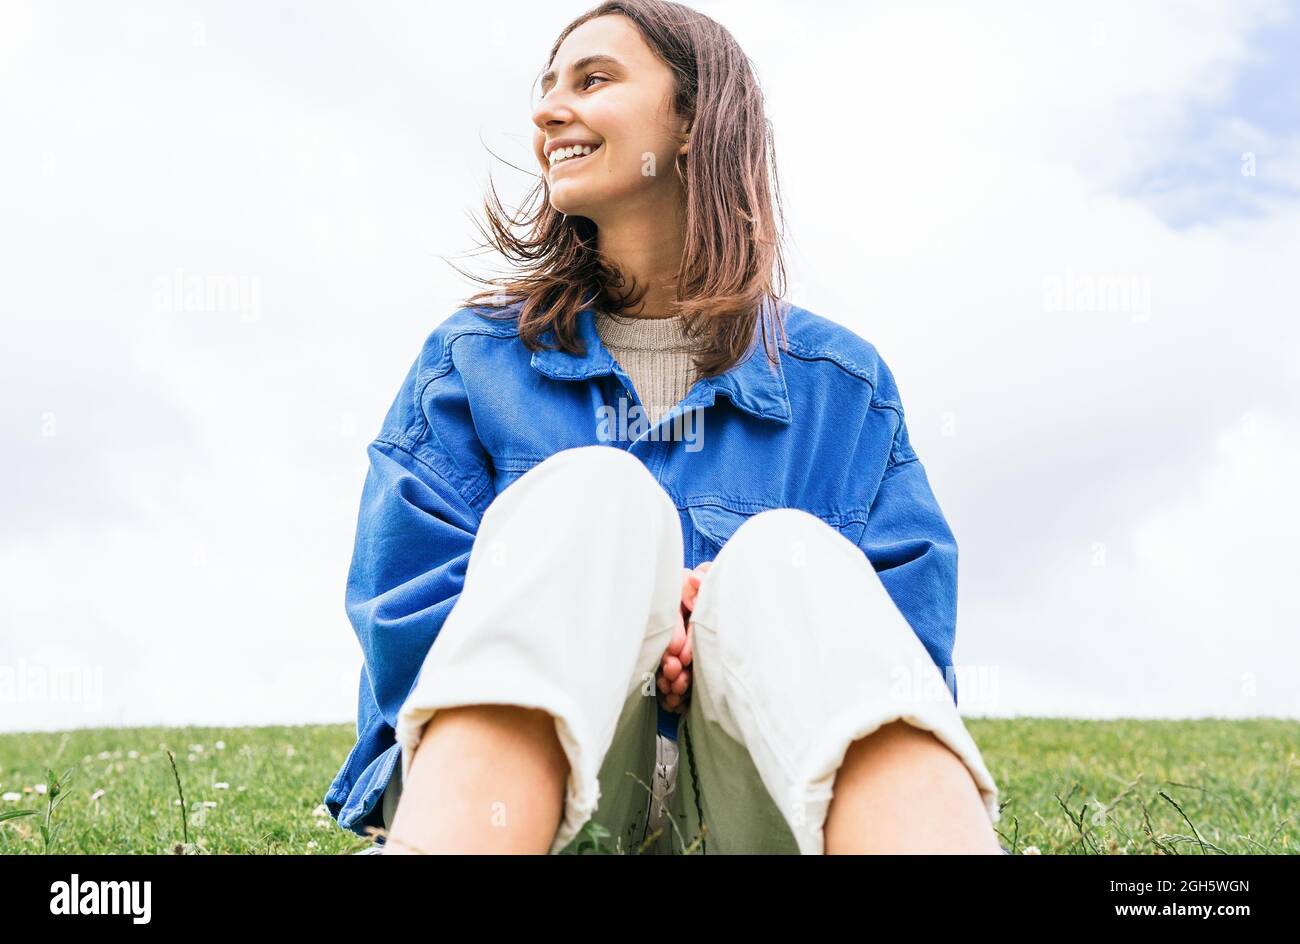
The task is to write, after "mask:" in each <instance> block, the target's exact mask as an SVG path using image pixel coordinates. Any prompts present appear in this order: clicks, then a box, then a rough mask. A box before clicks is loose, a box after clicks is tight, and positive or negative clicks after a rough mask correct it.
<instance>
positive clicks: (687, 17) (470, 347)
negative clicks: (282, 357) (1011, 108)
mask: <svg viewBox="0 0 1300 944" xmlns="http://www.w3.org/2000/svg"><path fill="white" fill-rule="evenodd" d="M539 92H540V95H539V97H538V100H537V102H536V105H535V107H534V109H533V112H532V122H533V126H534V129H535V132H534V135H533V150H534V157H535V159H536V161H537V167H538V170H539V178H538V184H537V187H536V189H535V190H534V192H533V199H535V200H537V203H538V205H537V207H536V208H535V209H534V210H532V211H531V212H525V213H524V216H523V219H522V222H519V221H516V220H515V219H514V218H512V217H509V216H507V215H506V214H505V213H504V210H503V209H502V208H501V206H500V201H499V200H498V201H496V205H495V207H494V206H493V202H492V201H489V202H488V205H487V210H488V220H489V226H490V229H491V234H490V236H489V238H490V239H491V240H492V242H493V245H494V246H495V248H496V249H497V250H499V251H500V252H501V254H502V255H504V256H505V257H506V258H507V259H510V260H512V261H514V262H515V263H516V264H517V266H518V270H519V271H517V272H516V273H513V274H511V275H510V276H509V277H507V278H505V279H503V280H483V281H486V282H488V284H491V285H494V286H495V288H496V289H497V290H496V291H492V292H484V293H480V294H479V295H476V296H474V297H473V298H471V299H469V302H468V304H467V306H466V307H465V308H463V309H461V310H460V311H457V312H456V313H454V314H453V315H452V316H451V317H450V318H448V319H446V320H445V321H444V322H443V323H442V324H441V325H439V326H438V327H437V328H436V329H435V330H434V331H433V333H432V334H431V335H430V336H429V338H428V340H427V341H426V343H425V347H424V349H423V350H422V351H421V352H420V354H419V356H418V357H417V359H416V361H415V363H414V364H413V365H412V366H411V369H410V372H409V374H408V376H407V377H406V379H405V380H404V382H403V383H402V385H401V388H400V390H399V392H398V394H397V397H396V398H395V400H394V401H393V405H392V407H391V408H390V410H389V412H388V415H387V416H386V418H385V420H384V428H383V429H382V430H381V432H380V434H379V435H378V436H377V437H376V438H375V440H374V442H373V443H372V444H371V448H370V462H371V468H370V472H369V474H368V476H367V480H366V485H365V488H364V489H363V496H362V503H361V513H360V515H359V517H358V524H357V541H356V548H355V552H354V556H353V562H352V567H351V570H350V572H349V578H348V593H347V607H348V613H349V617H350V618H351V620H352V623H353V625H354V627H355V629H356V631H357V634H358V637H359V638H360V640H361V643H362V648H363V650H364V651H365V653H366V669H365V675H364V677H363V678H362V684H361V687H360V703H359V706H358V708H359V715H358V717H359V729H358V733H359V737H358V741H357V746H356V748H355V749H354V751H353V753H352V755H351V756H349V758H348V759H347V761H346V762H345V764H344V766H343V769H342V770H341V771H340V773H339V776H338V778H337V780H336V782H335V784H334V785H333V786H332V787H331V790H330V793H329V795H328V796H327V797H326V803H327V805H328V806H329V807H330V809H331V810H332V811H334V812H335V813H336V815H337V816H338V818H339V822H340V823H341V824H342V825H344V826H346V827H348V828H351V829H354V830H358V831H360V830H364V828H365V827H366V826H367V825H379V824H378V823H377V822H376V819H377V818H378V816H379V815H380V814H381V813H382V815H383V821H382V822H383V825H384V826H385V827H386V828H387V830H388V834H387V842H386V844H385V850H386V851H391V852H397V853H400V852H410V851H462V852H463V851H480V852H488V851H497V852H518V851H533V852H545V851H551V852H562V851H566V850H572V851H578V850H581V849H584V848H585V847H586V846H587V844H588V838H587V837H585V836H584V834H585V833H586V832H590V831H591V830H589V827H588V824H589V823H590V824H592V826H594V827H599V828H598V829H595V833H596V835H597V836H598V837H599V836H600V834H601V830H605V831H606V833H605V835H608V836H611V837H613V838H612V843H613V846H614V848H615V849H619V850H624V851H626V850H630V849H642V848H646V847H649V848H652V849H654V850H655V851H687V850H694V849H698V850H699V851H704V852H709V851H712V852H723V853H727V852H803V853H814V854H815V853H821V852H823V851H829V852H849V851H898V852H902V851H908V852H917V851H965V852H994V853H996V852H997V851H998V845H997V843H996V840H995V835H994V832H993V830H992V828H991V823H992V822H996V820H997V816H998V806H997V787H996V784H995V783H994V781H993V779H992V776H991V774H990V773H989V771H988V769H987V768H986V767H985V765H984V763H983V760H982V759H981V757H980V754H979V750H978V748H977V747H976V746H975V744H974V742H973V741H972V739H971V737H970V735H969V733H968V732H967V731H966V729H965V727H964V725H963V724H962V720H961V717H960V715H959V714H958V713H957V709H956V704H955V701H956V681H955V678H954V677H953V676H952V673H951V671H950V670H951V657H952V646H953V636H954V632H955V619H956V576H957V567H956V564H957V545H956V540H955V538H954V536H953V534H952V532H951V530H950V529H949V527H948V524H947V521H946V520H945V519H944V517H943V514H942V513H941V511H940V510H939V505H938V502H937V500H936V499H935V496H934V494H933V492H932V491H931V489H930V484H929V480H928V478H927V477H926V474H925V471H924V469H923V468H922V466H921V463H920V460H919V458H918V457H917V455H916V452H915V451H914V450H913V448H912V446H911V442H910V439H909V436H908V431H907V426H906V423H905V421H904V414H903V406H902V401H901V396H900V394H899V391H898V387H897V384H896V383H895V381H894V377H893V374H892V373H891V371H890V370H889V368H888V367H887V366H886V365H885V363H884V361H883V360H882V359H881V358H880V356H879V354H878V352H877V351H876V350H875V348H874V347H873V346H872V345H871V344H870V342H868V341H867V340H865V339H864V338H861V337H858V336H857V335H855V334H853V333H852V332H851V331H849V330H847V329H846V328H844V327H842V326H841V325H839V324H837V323H835V322H833V321H831V320H829V319H827V318H823V317H820V316H818V315H815V314H813V313H812V312H810V311H807V310H806V309H802V308H799V307H797V306H794V305H792V304H790V303H788V302H786V301H784V299H783V298H782V295H783V294H784V292H783V290H781V291H778V287H779V286H780V285H781V283H782V282H783V280H784V272H783V268H782V261H781V250H780V240H779V238H778V234H779V230H780V227H779V225H778V220H779V218H780V213H779V206H780V201H779V197H778V193H777V184H776V172H775V162H774V159H773V155H772V137H771V131H770V127H769V123H768V121H767V119H766V117H765V115H764V110H763V98H762V94H761V92H760V91H759V87H758V82H757V79H756V78H755V75H754V72H753V70H752V69H751V67H750V63H749V60H748V59H747V58H746V57H745V55H744V53H743V51H742V50H741V49H740V47H739V45H738V44H737V43H736V41H735V39H734V38H733V37H732V36H731V34H730V33H728V32H727V31H726V30H725V29H723V28H722V27H721V26H720V25H719V24H717V23H716V22H714V21H713V20H711V19H709V18H708V17H706V16H703V15H701V14H699V13H696V12H694V11H692V10H690V9H688V8H686V7H683V6H680V5H678V4H674V3H667V2H661V0H625V2H613V3H605V4H603V5H601V6H600V7H597V8H596V9H595V10H592V11H591V12H589V13H587V14H584V15H583V16H581V17H579V18H578V20H576V21H575V22H574V23H572V24H570V25H569V26H568V27H566V28H565V29H564V30H563V31H562V32H561V34H560V37H559V39H558V40H557V41H556V43H555V45H554V46H553V47H552V49H551V54H550V57H549V59H548V61H547V63H546V66H545V71H544V74H543V75H542V76H541V82H540V86H539ZM494 196H495V195H494ZM517 226H523V227H524V228H525V232H523V233H522V234H517V233H515V232H514V230H515V228H516V227H517ZM769 328H770V329H771V330H770V331H769ZM777 334H779V335H780V336H781V339H782V342H783V343H782V345H781V346H780V347H779V349H773V348H772V347H771V346H769V342H771V341H772V340H773V338H774V337H775V336H776V335H777ZM638 394H639V395H638ZM629 398H632V399H633V400H635V402H636V406H637V407H644V408H646V410H647V411H648V413H649V417H650V424H651V426H652V428H651V429H638V430H637V431H636V432H634V433H632V434H630V435H627V436H625V435H623V434H622V433H618V434H611V432H610V423H609V421H608V418H609V417H610V416H619V415H625V414H626V413H627V412H628V407H627V402H628V399H629ZM687 413H689V414H691V416H692V420H693V422H692V430H693V435H692V436H691V437H690V439H691V441H690V442H683V441H682V440H683V438H684V437H676V436H673V435H670V436H669V437H667V438H665V437H663V436H661V435H657V434H656V433H657V432H659V431H662V430H663V429H665V428H668V427H669V426H670V425H671V423H672V422H676V420H678V419H680V418H681V417H682V416H684V415H686V414H687ZM670 421H671V422H670ZM705 423H707V424H708V426H709V430H708V436H707V438H706V437H703V435H702V433H703V425H704V424H705ZM697 430H698V433H696V432H695V431H697ZM941 671H942V674H941ZM949 680H951V681H949ZM679 734H680V738H681V741H682V750H681V751H680V753H679V752H678V751H677V749H676V741H677V740H678V736H679ZM678 758H680V759H681V764H680V770H678V764H677V760H678ZM679 773H680V774H681V776H680V777H679V776H678V774H679ZM679 781H680V782H679ZM647 793H648V795H647ZM381 795H382V802H380V799H381ZM832 800H834V803H832ZM669 817H671V819H669ZM665 821H667V826H665V825H664V823H665ZM668 827H671V828H668ZM654 829H661V830H663V833H662V834H661V835H660V841H659V844H658V846H655V845H654V840H655V835H654V833H653V832H652V830H654ZM683 834H685V835H689V836H693V837H694V838H693V839H691V840H690V841H689V845H688V844H687V842H685V841H680V842H676V843H675V842H674V840H681V838H682V835H683ZM677 846H681V847H682V848H681V849H678V848H677Z"/></svg>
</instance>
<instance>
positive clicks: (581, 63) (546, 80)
mask: <svg viewBox="0 0 1300 944" xmlns="http://www.w3.org/2000/svg"><path fill="white" fill-rule="evenodd" d="M597 63H602V64H607V65H612V66H620V67H621V66H622V65H623V63H621V62H619V61H618V60H617V59H615V58H614V57H613V56H609V55H606V54H605V53H595V54H594V55H590V56H583V57H582V58H581V59H579V60H577V61H576V62H575V63H574V64H573V65H572V66H571V68H570V71H573V72H579V71H581V70H583V69H585V68H587V66H591V65H596V64H597ZM554 81H555V70H554V69H552V70H550V71H549V72H547V73H546V74H545V75H544V76H542V93H543V94H545V93H546V89H547V86H549V85H550V84H551V83H552V82H554Z"/></svg>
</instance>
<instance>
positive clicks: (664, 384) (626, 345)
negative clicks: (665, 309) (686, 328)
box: [596, 311, 697, 425]
mask: <svg viewBox="0 0 1300 944" xmlns="http://www.w3.org/2000/svg"><path fill="white" fill-rule="evenodd" d="M596 333H597V334H599V335H600V340H601V341H602V342H603V343H604V345H605V347H607V348H609V352H610V353H611V354H613V355H614V359H615V360H616V361H618V362H619V364H620V365H622V367H623V369H624V370H626V371H627V373H628V376H630V377H631V378H632V385H633V387H635V388H636V395H637V397H638V398H640V400H641V405H642V406H643V407H644V408H645V411H646V418H647V419H648V420H649V421H650V423H651V425H653V424H655V423H657V422H659V418H660V417H661V416H663V415H664V414H665V413H667V412H668V411H669V410H671V409H672V408H673V407H674V406H676V405H677V404H678V403H679V402H680V401H681V400H682V399H683V398H684V397H685V396H686V394H687V393H688V392H689V391H690V389H691V387H692V386H693V385H694V383H695V380H696V379H697V378H696V376H695V365H694V363H693V362H692V360H691V353H690V352H691V342H690V341H688V340H687V339H686V338H685V337H684V336H683V335H682V317H681V316H680V315H677V316H676V317H673V318H641V317H634V316H629V315H611V314H609V313H607V312H603V311H597V312H596Z"/></svg>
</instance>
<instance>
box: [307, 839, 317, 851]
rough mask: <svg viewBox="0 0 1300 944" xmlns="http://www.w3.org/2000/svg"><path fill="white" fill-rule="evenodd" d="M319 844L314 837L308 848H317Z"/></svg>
mask: <svg viewBox="0 0 1300 944" xmlns="http://www.w3.org/2000/svg"><path fill="white" fill-rule="evenodd" d="M317 845H318V844H317V842H316V840H315V839H313V840H312V841H311V842H309V843H307V848H308V849H315V848H317Z"/></svg>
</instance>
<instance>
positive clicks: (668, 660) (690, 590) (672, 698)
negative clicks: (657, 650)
mask: <svg viewBox="0 0 1300 944" xmlns="http://www.w3.org/2000/svg"><path fill="white" fill-rule="evenodd" d="M711 564H712V561H705V562H704V563H702V564H700V565H699V566H698V567H696V568H695V569H694V570H686V569H683V575H682V604H681V610H680V612H679V614H678V619H677V626H676V628H675V629H674V630H673V635H672V639H670V640H669V642H668V648H667V649H665V650H664V654H663V658H662V659H661V660H660V662H659V669H658V670H657V671H656V672H655V687H656V688H658V690H659V691H658V697H659V704H661V705H662V706H663V707H664V708H665V709H666V710H668V711H672V712H676V713H677V714H681V713H682V712H683V711H685V710H686V700H687V696H688V695H689V693H690V688H691V659H692V657H693V655H694V638H693V633H692V631H691V630H692V623H691V613H692V612H693V611H694V610H695V599H696V597H697V596H698V595H699V592H700V579H701V578H702V577H703V575H704V573H705V571H707V570H708V569H709V566H710V565H711Z"/></svg>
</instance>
